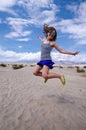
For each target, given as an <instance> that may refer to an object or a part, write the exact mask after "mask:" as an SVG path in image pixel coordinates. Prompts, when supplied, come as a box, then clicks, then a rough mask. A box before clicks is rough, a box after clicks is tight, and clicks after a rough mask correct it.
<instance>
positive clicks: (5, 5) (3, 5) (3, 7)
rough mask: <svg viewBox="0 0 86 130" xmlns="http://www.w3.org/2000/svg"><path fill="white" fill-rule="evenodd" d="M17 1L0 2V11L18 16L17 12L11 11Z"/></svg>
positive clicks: (1, 0)
mask: <svg viewBox="0 0 86 130" xmlns="http://www.w3.org/2000/svg"><path fill="white" fill-rule="evenodd" d="M16 1H17V0H0V11H3V12H8V13H11V14H13V15H16V13H15V11H13V10H12V9H11V7H13V6H14V5H15V4H16Z"/></svg>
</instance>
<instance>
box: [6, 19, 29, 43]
mask: <svg viewBox="0 0 86 130" xmlns="http://www.w3.org/2000/svg"><path fill="white" fill-rule="evenodd" d="M7 22H8V24H9V25H10V27H11V32H9V33H8V34H6V35H5V37H6V38H11V39H13V38H16V40H18V41H28V40H29V38H27V37H28V36H29V35H30V34H31V31H27V30H25V29H24V27H26V26H28V20H26V19H22V18H11V17H9V18H7Z"/></svg>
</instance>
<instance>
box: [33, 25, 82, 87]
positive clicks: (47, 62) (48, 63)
mask: <svg viewBox="0 0 86 130" xmlns="http://www.w3.org/2000/svg"><path fill="white" fill-rule="evenodd" d="M43 32H44V34H45V36H46V38H42V36H39V39H40V40H41V41H42V45H41V60H40V61H39V62H38V63H37V65H36V68H35V70H34V72H33V74H34V75H36V76H41V77H43V78H44V79H45V80H44V82H45V83H46V82H47V80H48V79H51V78H59V79H60V80H61V82H62V84H63V85H65V84H66V80H65V77H64V75H63V74H57V73H53V72H49V70H50V69H52V68H53V64H54V62H53V61H52V58H51V55H50V53H51V51H52V49H53V48H55V49H56V50H57V51H59V52H60V53H62V54H68V55H74V56H75V55H77V54H78V53H79V51H76V52H69V51H66V50H63V49H61V48H60V47H59V46H58V45H57V44H56V42H55V41H56V38H57V31H56V29H55V28H54V27H51V26H48V25H44V27H43ZM41 70H42V71H41Z"/></svg>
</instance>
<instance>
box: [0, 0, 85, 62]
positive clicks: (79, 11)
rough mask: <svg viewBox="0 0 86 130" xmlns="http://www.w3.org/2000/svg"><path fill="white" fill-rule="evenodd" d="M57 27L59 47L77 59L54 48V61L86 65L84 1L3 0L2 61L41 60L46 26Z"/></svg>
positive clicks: (0, 20) (0, 9)
mask: <svg viewBox="0 0 86 130" xmlns="http://www.w3.org/2000/svg"><path fill="white" fill-rule="evenodd" d="M44 24H48V25H49V26H53V27H55V28H56V30H57V33H58V36H57V40H56V44H58V45H59V46H60V47H61V48H62V49H64V50H68V51H71V52H74V51H77V50H79V51H80V53H79V54H78V55H77V56H70V55H64V54H61V53H59V52H58V51H57V50H55V49H53V51H52V53H51V55H52V59H53V61H60V60H61V61H70V62H85V63H86V1H85V0H7V1H6V0H0V62H17V61H19V62H20V61H29V62H32V61H39V60H40V50H41V44H42V43H41V42H40V40H39V39H38V36H39V35H42V37H45V36H44V34H43V25H44Z"/></svg>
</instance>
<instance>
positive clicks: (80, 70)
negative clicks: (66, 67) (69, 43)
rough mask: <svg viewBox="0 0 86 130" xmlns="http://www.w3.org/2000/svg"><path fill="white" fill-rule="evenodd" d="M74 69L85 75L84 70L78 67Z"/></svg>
mask: <svg viewBox="0 0 86 130" xmlns="http://www.w3.org/2000/svg"><path fill="white" fill-rule="evenodd" d="M76 69H77V72H78V73H85V70H84V69H82V68H80V67H78V66H77V67H76Z"/></svg>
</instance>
